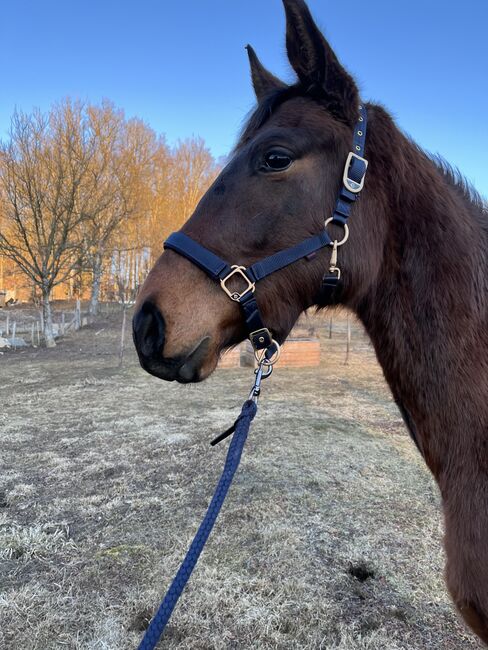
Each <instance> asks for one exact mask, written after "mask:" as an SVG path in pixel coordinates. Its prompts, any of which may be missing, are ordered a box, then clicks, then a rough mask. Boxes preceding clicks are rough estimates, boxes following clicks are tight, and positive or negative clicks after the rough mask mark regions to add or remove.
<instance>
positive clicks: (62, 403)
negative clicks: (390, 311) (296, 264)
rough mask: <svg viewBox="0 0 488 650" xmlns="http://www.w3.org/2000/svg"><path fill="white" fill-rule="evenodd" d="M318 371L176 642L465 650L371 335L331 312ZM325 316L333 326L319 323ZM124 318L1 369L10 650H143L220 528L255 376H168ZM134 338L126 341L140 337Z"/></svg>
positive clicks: (259, 465) (428, 488)
mask: <svg viewBox="0 0 488 650" xmlns="http://www.w3.org/2000/svg"><path fill="white" fill-rule="evenodd" d="M323 319H324V320H323V323H322V325H321V326H320V329H319V334H320V336H321V338H322V341H323V347H322V359H323V361H322V365H321V367H320V368H318V369H303V370H300V369H286V368H285V369H281V370H280V371H279V372H276V374H275V375H274V376H273V378H272V379H271V380H269V382H268V383H267V384H266V385H265V386H264V389H263V392H264V396H263V401H262V403H261V408H260V413H259V416H258V418H257V419H256V421H255V423H254V425H253V429H252V431H251V434H250V437H249V441H248V443H247V447H246V449H245V452H244V458H243V462H242V467H241V468H240V470H239V472H238V474H237V476H236V480H235V483H234V485H233V487H232V489H231V491H230V494H229V497H228V501H227V503H226V504H225V506H224V509H223V512H222V516H221V519H220V521H219V522H218V523H217V526H216V529H215V531H214V533H213V534H212V537H211V539H210V541H209V544H208V547H207V548H206V550H205V551H204V553H203V555H202V558H201V560H200V564H199V566H198V567H197V569H196V571H195V573H194V575H193V577H192V580H191V583H190V585H189V586H188V588H187V590H186V591H185V594H184V596H183V598H182V601H181V602H180V604H179V605H178V607H177V609H176V611H175V614H174V618H173V620H172V624H171V626H170V628H169V629H168V633H167V635H166V637H165V642H164V644H163V647H165V648H169V649H176V648H178V649H180V650H192V649H195V650H196V649H199V650H201V649H202V648H205V649H207V648H208V649H216V650H224V649H225V650H227V649H228V650H231V649H232V650H249V649H256V650H257V649H258V648H259V650H262V649H283V650H284V649H287V650H288V649H297V650H298V649H310V650H312V649H318V648H327V649H331V650H334V649H335V650H361V649H362V650H366V649H368V650H380V649H381V650H396V649H402V650H407V649H408V650H425V648H449V649H450V650H461V649H463V650H466V649H467V648H473V649H474V648H480V647H481V646H480V645H479V644H478V643H477V641H476V640H474V639H473V637H472V636H471V635H469V634H468V633H467V632H466V630H465V628H464V627H463V625H462V624H461V623H460V622H459V620H458V618H457V616H456V614H455V612H454V609H453V607H452V605H451V602H450V600H449V598H448V595H447V592H446V589H445V586H444V582H443V578H442V573H443V565H444V558H443V553H442V515H441V508H440V503H439V498H438V493H437V489H436V487H435V485H434V483H433V481H432V479H431V477H430V475H429V473H428V471H427V469H426V468H425V466H424V464H423V462H422V460H421V458H420V457H419V455H418V452H417V451H416V449H415V447H414V445H413V443H412V442H411V440H410V439H409V437H408V434H407V433H406V431H405V429H404V426H403V424H402V421H401V418H400V415H399V413H398V411H397V408H396V406H395V404H394V402H393V400H392V399H391V397H390V394H389V392H388V390H387V388H386V386H385V384H384V380H383V376H382V373H381V370H380V369H379V368H378V366H377V364H376V361H375V357H374V353H373V351H372V349H371V346H370V345H369V342H368V340H367V339H366V338H365V337H364V335H363V334H362V332H361V330H360V329H359V328H358V327H356V326H355V327H354V329H353V349H352V352H351V354H350V359H349V364H348V365H344V361H345V334H346V327H345V321H344V319H341V318H337V319H335V321H334V327H333V335H332V339H329V338H328V332H329V330H328V321H327V319H326V317H325V316H323ZM319 322H320V321H319ZM119 334H120V316H119V315H118V314H113V315H111V316H107V317H104V318H103V319H102V320H101V321H100V322H98V323H96V324H95V325H92V326H90V327H88V328H86V329H83V330H81V331H80V332H78V333H76V334H74V335H71V336H70V337H69V338H66V339H64V340H63V341H61V343H60V345H59V346H58V347H57V348H56V349H54V350H49V351H48V350H27V351H18V352H10V353H7V354H5V355H3V356H1V357H0V394H1V402H2V407H1V410H0V426H1V447H2V454H1V457H0V467H1V473H0V554H1V557H2V558H3V559H1V560H0V585H1V587H0V647H2V648H8V650H57V649H59V650H61V649H62V648H70V649H79V650H81V649H83V650H125V649H127V650H128V649H129V648H130V649H132V648H134V647H136V646H137V643H138V641H139V639H140V637H141V633H142V630H143V629H144V628H145V627H146V626H147V623H148V620H149V619H150V617H151V615H152V613H153V612H154V610H155V608H156V607H157V605H158V604H159V600H160V597H161V596H162V594H163V592H164V590H165V589H166V587H167V586H168V583H169V581H170V580H171V578H172V577H173V575H174V573H175V571H176V569H177V568H178V566H179V563H180V561H181V559H182V557H183V556H184V553H185V551H186V549H187V546H188V544H189V542H190V540H191V538H192V536H193V534H194V532H195V530H196V528H197V526H198V524H199V522H200V520H201V517H202V516H203V513H204V511H205V508H206V505H207V504H208V501H209V499H210V497H211V494H212V491H213V487H214V484H215V482H216V480H217V478H218V476H219V474H220V471H221V467H222V463H223V459H224V457H225V452H226V447H227V444H222V445H220V446H219V447H217V448H215V449H214V448H210V446H209V442H210V440H211V439H212V438H213V437H214V436H215V435H216V434H218V433H220V432H221V431H222V430H224V429H225V428H227V427H228V426H229V425H230V424H231V423H232V422H233V420H234V419H235V416H236V414H237V413H238V411H239V409H240V405H241V403H242V399H243V397H244V396H245V395H246V394H247V393H248V391H249V384H250V371H249V369H229V370H221V371H218V372H217V373H215V375H214V376H213V377H212V378H211V379H210V380H208V381H207V382H205V383H204V384H201V385H198V386H179V385H173V384H166V383H164V382H160V381H158V380H157V379H155V378H152V377H150V376H149V375H147V374H145V373H144V372H143V371H142V370H141V369H140V368H139V366H138V363H137V360H136V358H135V355H134V354H133V352H132V350H131V348H130V343H129V344H128V345H129V349H128V353H127V355H126V358H125V360H124V365H123V366H122V368H119V367H118V356H117V352H118V340H119ZM129 340H130V337H129V336H128V341H129Z"/></svg>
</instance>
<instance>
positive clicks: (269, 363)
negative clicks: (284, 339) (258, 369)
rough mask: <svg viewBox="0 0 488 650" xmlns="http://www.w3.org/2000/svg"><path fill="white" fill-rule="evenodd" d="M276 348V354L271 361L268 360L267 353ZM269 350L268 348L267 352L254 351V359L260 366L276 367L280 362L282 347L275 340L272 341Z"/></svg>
mask: <svg viewBox="0 0 488 650" xmlns="http://www.w3.org/2000/svg"><path fill="white" fill-rule="evenodd" d="M273 345H274V346H275V348H276V352H275V353H274V354H273V356H272V357H271V359H266V356H265V355H266V352H267V351H268V350H269V348H271V347H272V346H273ZM269 348H266V349H265V350H255V351H254V357H255V358H256V361H257V362H258V364H263V366H274V365H275V363H276V362H277V361H278V359H279V358H280V356H281V346H280V344H279V343H278V341H275V340H274V339H272V340H271V345H270V346H269Z"/></svg>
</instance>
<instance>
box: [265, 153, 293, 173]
mask: <svg viewBox="0 0 488 650" xmlns="http://www.w3.org/2000/svg"><path fill="white" fill-rule="evenodd" d="M292 162H293V158H292V157H291V156H289V155H288V154H286V153H283V152H282V151H270V152H269V153H267V154H266V155H265V156H264V169H267V170H272V171H275V172H282V171H284V170H285V169H288V167H289V166H290V165H291V164H292Z"/></svg>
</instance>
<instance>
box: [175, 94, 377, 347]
mask: <svg viewBox="0 0 488 650" xmlns="http://www.w3.org/2000/svg"><path fill="white" fill-rule="evenodd" d="M366 126H367V112H366V108H365V107H364V106H363V105H361V106H359V120H358V122H357V124H356V126H355V128H354V138H353V151H351V152H350V153H349V155H348V157H347V160H346V164H345V167H344V174H343V179H342V185H341V188H340V190H339V196H338V197H337V202H336V205H335V208H334V212H333V214H332V217H330V218H329V219H327V221H326V222H325V224H324V230H323V231H322V232H320V233H319V234H318V235H315V236H314V237H310V238H309V239H305V240H303V241H302V242H300V243H299V244H296V246H292V247H291V248H286V249H284V250H282V251H279V252H278V253H275V254H274V255H270V256H269V257H266V258H264V259H263V260H260V261H259V262H256V263H255V264H253V265H252V266H249V267H247V268H246V267H244V266H238V265H232V266H231V265H230V264H228V263H227V262H226V261H224V260H223V259H221V258H220V257H218V256H217V255H215V253H212V252H211V251H210V250H208V248H205V247H204V246H202V245H201V244H199V243H197V242H196V241H195V240H193V239H191V237H188V235H185V234H184V233H182V232H175V233H173V234H172V235H170V236H169V237H168V239H167V240H166V241H165V242H164V248H165V249H170V250H173V251H175V252H176V253H178V254H179V255H182V256H183V257H186V259H188V260H189V261H190V262H193V264H195V265H196V266H198V267H199V268H200V269H202V271H205V273H206V274H207V275H209V276H210V277H211V278H212V279H213V280H216V281H218V282H220V286H221V287H222V289H223V291H224V292H225V293H226V294H227V295H228V296H229V298H230V299H231V300H233V301H235V302H238V303H239V305H240V306H241V309H242V312H243V315H244V320H245V324H246V329H247V332H248V336H249V340H250V341H251V344H252V346H253V348H254V350H255V351H258V350H264V351H265V353H266V356H268V355H269V356H271V355H273V354H274V352H275V351H276V350H277V349H278V347H279V346H278V345H277V343H276V341H274V339H273V337H272V334H271V332H270V331H269V329H268V328H267V327H265V325H264V323H263V320H262V318H261V314H260V312H259V307H258V304H257V301H256V298H255V295H254V293H255V290H256V283H257V282H259V280H262V279H263V278H265V277H267V276H268V275H271V273H274V272H275V271H279V270H280V269H283V268H285V267H286V266H289V265H290V264H293V263H294V262H297V261H298V260H300V259H302V258H304V257H305V258H309V256H311V255H312V254H313V253H316V252H317V251H318V250H320V249H322V248H324V247H326V246H332V256H331V260H330V267H329V273H328V274H327V273H326V274H325V275H324V278H323V280H322V287H321V304H323V305H326V304H331V303H332V302H333V301H334V298H335V294H336V292H337V289H338V287H339V284H340V279H341V272H340V269H339V267H338V266H337V249H338V248H339V247H340V246H342V245H343V244H345V243H346V241H347V240H348V238H349V227H348V225H347V220H348V218H349V216H350V214H351V209H352V206H353V204H354V202H355V201H356V200H357V198H358V197H359V194H360V192H361V190H362V189H363V186H364V179H365V175H366V170H367V168H368V161H367V160H366V159H365V158H364V157H363V154H364V145H365V140H366ZM330 223H335V224H338V225H340V226H342V227H343V228H344V238H343V239H342V240H341V241H337V240H335V241H333V240H332V239H331V238H330V237H329V235H328V233H327V231H326V230H325V228H326V227H327V226H328V225H329V224H330ZM233 277H239V278H241V279H242V280H243V281H244V282H245V287H244V288H243V290H242V291H232V290H231V289H229V287H228V282H229V280H230V279H231V278H233Z"/></svg>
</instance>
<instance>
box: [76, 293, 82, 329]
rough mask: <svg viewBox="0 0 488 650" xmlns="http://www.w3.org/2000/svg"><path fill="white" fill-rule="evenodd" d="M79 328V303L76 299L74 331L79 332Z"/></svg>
mask: <svg viewBox="0 0 488 650" xmlns="http://www.w3.org/2000/svg"><path fill="white" fill-rule="evenodd" d="M80 327H81V302H80V299H79V298H78V299H77V300H76V307H75V330H79V329H80Z"/></svg>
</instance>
